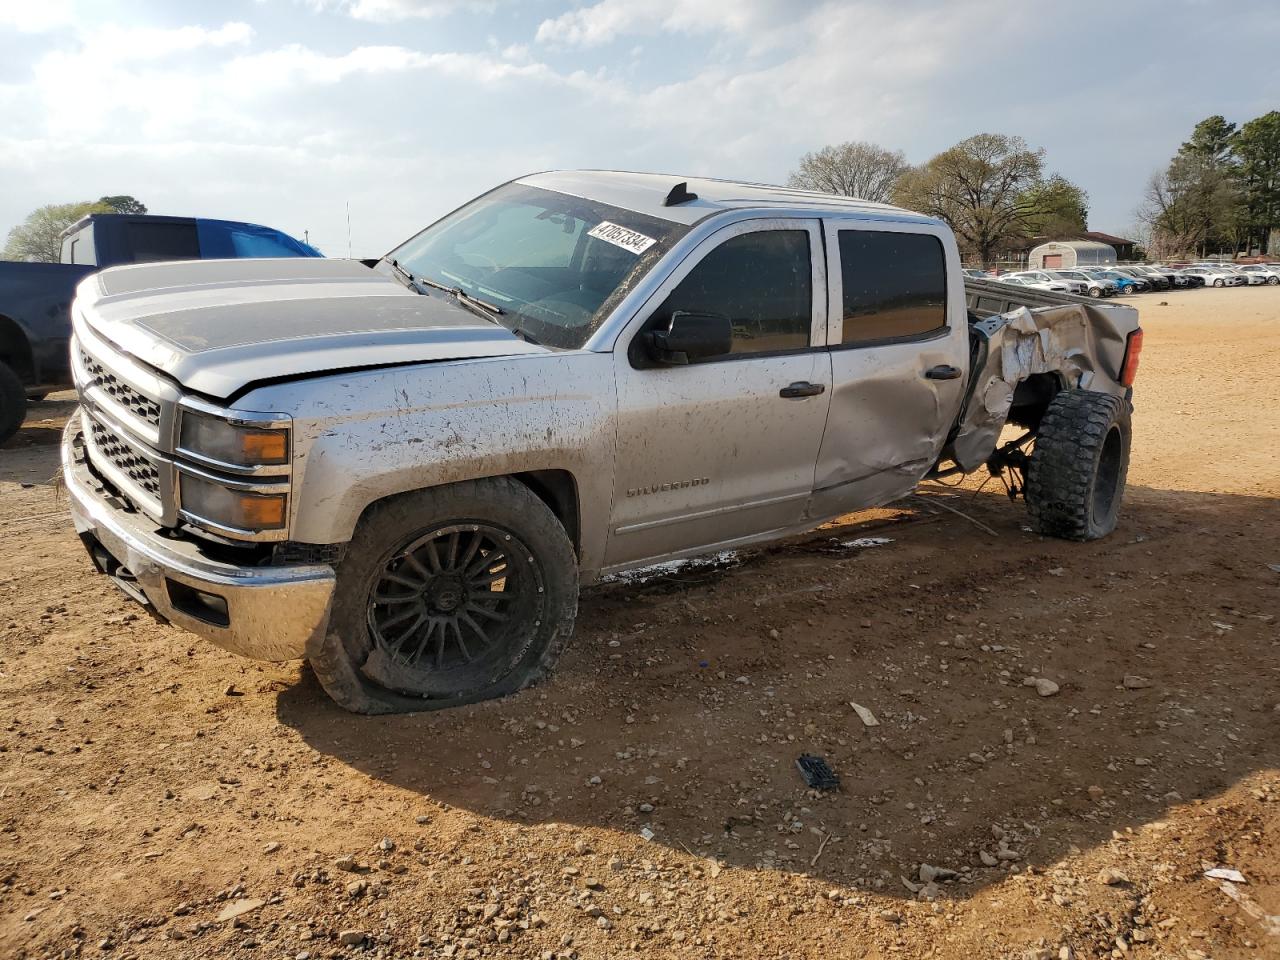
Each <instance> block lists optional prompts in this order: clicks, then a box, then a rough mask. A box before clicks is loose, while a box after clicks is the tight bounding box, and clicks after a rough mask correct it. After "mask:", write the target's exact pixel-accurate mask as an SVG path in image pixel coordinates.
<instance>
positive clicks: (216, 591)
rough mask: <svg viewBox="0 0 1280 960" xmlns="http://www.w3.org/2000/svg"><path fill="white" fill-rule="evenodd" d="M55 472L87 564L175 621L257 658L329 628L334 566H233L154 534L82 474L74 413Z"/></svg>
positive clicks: (294, 648) (297, 651) (292, 654)
mask: <svg viewBox="0 0 1280 960" xmlns="http://www.w3.org/2000/svg"><path fill="white" fill-rule="evenodd" d="M62 475H63V480H64V481H65V483H66V487H67V492H68V494H69V498H70V501H71V519H72V521H73V522H74V523H75V528H76V532H77V533H79V534H80V537H81V539H82V540H84V542H85V546H86V547H87V548H88V550H89V555H90V556H91V557H92V558H93V561H94V565H95V566H96V567H97V568H98V570H99V571H100V572H102V573H105V574H108V575H109V576H111V577H112V579H113V580H115V582H116V584H117V585H118V586H119V587H120V588H121V589H122V590H124V592H125V593H127V594H129V595H130V596H131V597H133V598H134V599H135V600H138V601H139V602H142V603H144V604H146V605H149V606H151V607H152V608H153V609H154V611H155V612H156V613H157V614H159V615H160V616H161V617H163V618H164V619H166V620H169V621H171V622H172V623H173V624H175V625H176V626H180V627H182V628H183V629H185V630H190V631H191V632H192V633H196V634H199V635H200V636H202V637H204V638H205V639H207V640H211V641H213V642H214V643H215V644H217V645H218V646H220V647H222V648H223V649H225V650H229V651H231V652H232V653H236V654H239V655H241V656H244V657H252V658H253V659H255V660H292V659H294V658H297V657H302V656H305V654H306V650H307V645H308V643H309V642H310V641H311V640H312V638H313V637H314V638H316V639H318V638H319V637H320V636H321V635H322V634H323V632H324V630H325V628H326V627H327V626H328V623H329V605H330V602H331V600H332V598H333V589H334V584H335V582H336V578H335V575H334V572H333V568H332V567H330V566H326V565H324V564H309V565H306V566H266V567H240V566H235V565H234V564H229V563H222V562H220V561H217V560H211V559H209V558H208V557H206V556H204V555H203V554H201V553H200V551H199V549H198V548H197V547H196V545H195V544H193V543H191V542H189V541H185V540H170V539H167V538H165V537H163V536H161V535H160V534H159V532H158V528H157V526H156V524H155V522H154V521H152V520H151V519H149V518H148V517H147V516H145V515H144V514H140V513H136V512H130V511H127V510H125V509H123V508H122V507H120V506H117V505H116V504H115V503H113V502H112V499H111V498H110V496H109V495H108V494H107V493H106V492H105V491H104V490H103V488H102V485H101V484H100V483H99V482H98V481H97V479H96V478H95V477H94V476H93V474H92V473H90V472H89V469H88V466H87V464H86V462H85V456H84V441H83V438H82V437H81V429H80V418H79V417H78V416H75V417H72V419H71V421H70V422H69V423H68V424H67V429H66V432H65V433H64V434H63V436H62Z"/></svg>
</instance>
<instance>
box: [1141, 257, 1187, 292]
mask: <svg viewBox="0 0 1280 960" xmlns="http://www.w3.org/2000/svg"><path fill="white" fill-rule="evenodd" d="M1130 266H1131V267H1132V268H1133V269H1135V270H1137V271H1138V272H1139V273H1141V274H1143V275H1144V276H1148V277H1154V278H1155V279H1156V280H1157V281H1163V284H1164V285H1163V287H1162V288H1161V289H1165V290H1168V289H1170V288H1172V287H1185V286H1186V285H1187V281H1186V279H1185V278H1180V277H1179V276H1178V272H1177V271H1176V270H1170V269H1169V268H1167V267H1162V266H1160V265H1158V264H1153V263H1135V264H1130ZM1179 281H1181V282H1179Z"/></svg>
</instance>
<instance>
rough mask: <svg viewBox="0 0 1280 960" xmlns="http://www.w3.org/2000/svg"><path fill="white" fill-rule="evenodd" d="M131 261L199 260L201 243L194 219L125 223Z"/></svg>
mask: <svg viewBox="0 0 1280 960" xmlns="http://www.w3.org/2000/svg"><path fill="white" fill-rule="evenodd" d="M125 236H126V237H127V238H128V245H129V250H130V251H131V253H132V256H131V257H130V262H132V263H150V262H151V261H154V260H198V259H199V258H200V243H199V241H198V240H197V239H196V225H195V224H194V223H147V222H146V221H138V220H135V221H132V222H131V223H129V224H128V225H127V226H126V227H125Z"/></svg>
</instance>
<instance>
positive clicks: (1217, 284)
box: [1213, 280, 1227, 287]
mask: <svg viewBox="0 0 1280 960" xmlns="http://www.w3.org/2000/svg"><path fill="white" fill-rule="evenodd" d="M1213 285H1214V286H1215V287H1225V286H1226V285H1227V284H1226V281H1224V280H1215V281H1213Z"/></svg>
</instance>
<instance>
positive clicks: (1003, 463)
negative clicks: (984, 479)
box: [987, 430, 1035, 500]
mask: <svg viewBox="0 0 1280 960" xmlns="http://www.w3.org/2000/svg"><path fill="white" fill-rule="evenodd" d="M1033 440H1035V431H1032V430H1028V431H1027V432H1026V433H1024V434H1023V435H1022V436H1020V437H1018V438H1017V439H1016V440H1010V441H1009V442H1008V443H1005V444H1001V445H1000V446H999V447H997V448H996V450H995V452H994V453H992V454H991V456H989V457H988V458H987V472H988V473H990V474H991V476H993V477H996V478H998V479H999V480H1000V482H1001V483H1003V484H1004V492H1005V493H1006V494H1007V495H1008V497H1009V499H1010V500H1016V499H1017V498H1018V494H1020V493H1025V492H1026V489H1027V463H1028V462H1029V460H1030V455H1029V454H1028V452H1027V449H1026V448H1027V447H1028V446H1029V445H1030V444H1031V442H1032V441H1033ZM1006 470H1008V471H1009V476H1008V477H1007V478H1006V477H1005V471H1006Z"/></svg>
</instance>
